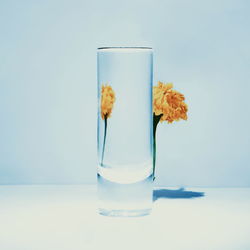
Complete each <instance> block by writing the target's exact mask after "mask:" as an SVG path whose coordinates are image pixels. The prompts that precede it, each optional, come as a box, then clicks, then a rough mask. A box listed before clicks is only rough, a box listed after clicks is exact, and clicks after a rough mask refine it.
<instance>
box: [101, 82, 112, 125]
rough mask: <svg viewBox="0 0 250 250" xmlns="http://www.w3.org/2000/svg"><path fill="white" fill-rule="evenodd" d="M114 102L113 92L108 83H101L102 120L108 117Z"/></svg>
mask: <svg viewBox="0 0 250 250" xmlns="http://www.w3.org/2000/svg"><path fill="white" fill-rule="evenodd" d="M114 102H115V92H114V90H113V89H112V88H111V86H109V85H106V86H105V85H102V96H101V116H102V119H103V120H104V119H105V118H108V117H110V115H111V113H112V109H113V105H114Z"/></svg>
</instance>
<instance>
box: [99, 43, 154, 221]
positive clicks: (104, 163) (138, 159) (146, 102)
mask: <svg viewBox="0 0 250 250" xmlns="http://www.w3.org/2000/svg"><path fill="white" fill-rule="evenodd" d="M152 67H153V51H152V49H151V48H148V47H103V48H99V49H98V50H97V78H98V132H97V137H98V138H97V141H98V167H97V182H98V198H99V213H100V214H102V215H109V216H142V215H147V214H149V213H150V211H151V208H152V190H153V179H152V169H153V157H152V154H153V148H152V142H153V139H152V76H153V73H152Z"/></svg>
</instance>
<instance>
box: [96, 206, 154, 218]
mask: <svg viewBox="0 0 250 250" xmlns="http://www.w3.org/2000/svg"><path fill="white" fill-rule="evenodd" d="M151 210H152V209H142V210H106V209H102V208H99V214H101V215H104V216H111V217H140V216H146V215H149V214H150V213H151Z"/></svg>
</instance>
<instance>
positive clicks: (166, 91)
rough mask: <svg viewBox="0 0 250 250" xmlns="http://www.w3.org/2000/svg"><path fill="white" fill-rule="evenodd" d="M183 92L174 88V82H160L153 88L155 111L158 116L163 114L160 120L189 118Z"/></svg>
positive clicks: (168, 120) (169, 121) (169, 120)
mask: <svg viewBox="0 0 250 250" xmlns="http://www.w3.org/2000/svg"><path fill="white" fill-rule="evenodd" d="M184 100H185V97H184V95H183V94H181V93H179V92H178V91H176V90H173V84H172V83H167V84H164V83H162V82H160V81H159V82H158V85H157V86H154V88H153V111H154V114H155V115H156V116H159V115H161V118H160V121H161V122H163V121H167V122H168V123H172V122H173V121H179V120H180V119H183V120H187V111H188V106H187V104H186V103H185V102H184Z"/></svg>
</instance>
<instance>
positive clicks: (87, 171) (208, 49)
mask: <svg viewBox="0 0 250 250" xmlns="http://www.w3.org/2000/svg"><path fill="white" fill-rule="evenodd" d="M249 12H250V2H249V1H247V0H245V1H244V0H235V1H230V0H225V1H222V0H214V1H199V0H189V1H184V0H183V1H180V0H171V1H160V0H150V1H139V0H133V1H132V0H129V1H114V0H106V1H79V0H72V1H59V0H55V1H51V0H44V1H29V0H23V1H17V0H13V1H11V0H10V1H1V3H0V184H21V183H23V184H31V183H93V182H95V180H96V177H95V173H96V110H97V107H96V105H97V102H96V48H97V47H99V46H112V45H127V46H129V45H130V46H133V45H138V46H143V45H144V46H152V47H153V48H154V52H155V64H154V69H155V75H154V77H155V83H156V81H158V80H161V81H172V82H173V83H174V86H175V88H176V89H177V90H179V91H181V92H182V93H184V94H185V96H186V98H187V103H188V105H189V119H188V121H187V122H184V121H183V122H179V123H176V124H172V125H168V124H161V125H160V126H159V128H158V138H157V140H158V143H157V145H158V155H157V161H158V162H157V179H156V180H157V184H158V185H177V186H179V185H186V186H250V135H249V128H250V105H249V92H250V85H249V79H250V32H249V26H250V16H249Z"/></svg>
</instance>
